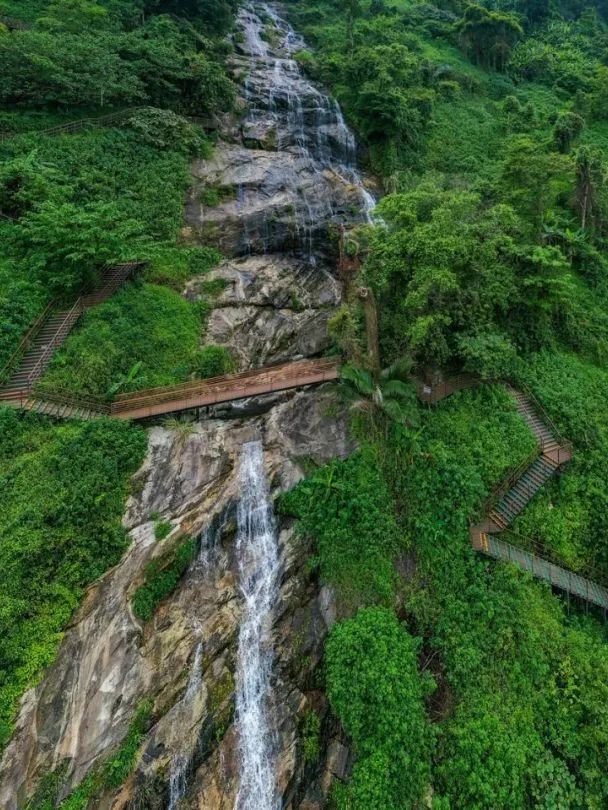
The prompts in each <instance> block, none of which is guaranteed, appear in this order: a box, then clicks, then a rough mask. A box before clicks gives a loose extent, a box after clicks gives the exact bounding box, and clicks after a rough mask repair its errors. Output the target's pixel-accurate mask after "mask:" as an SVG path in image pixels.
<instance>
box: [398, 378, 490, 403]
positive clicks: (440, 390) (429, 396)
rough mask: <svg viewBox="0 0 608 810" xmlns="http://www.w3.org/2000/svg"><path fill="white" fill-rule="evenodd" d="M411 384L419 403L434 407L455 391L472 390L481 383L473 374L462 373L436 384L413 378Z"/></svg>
mask: <svg viewBox="0 0 608 810" xmlns="http://www.w3.org/2000/svg"><path fill="white" fill-rule="evenodd" d="M413 382H414V385H415V387H416V393H417V394H418V398H419V399H420V400H421V402H425V403H426V404H428V405H435V404H436V403H437V402H439V401H440V400H442V399H445V398H446V397H449V396H450V395H451V394H454V393H455V392H456V391H462V390H463V389H464V388H474V387H475V386H476V385H479V384H480V382H482V381H481V380H480V379H479V377H476V376H474V375H473V374H467V373H462V374H457V375H456V376H454V377H449V378H447V379H445V380H439V382H436V383H433V382H428V381H426V380H419V379H418V378H414V379H413Z"/></svg>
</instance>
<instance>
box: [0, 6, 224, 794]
mask: <svg viewBox="0 0 608 810" xmlns="http://www.w3.org/2000/svg"><path fill="white" fill-rule="evenodd" d="M233 11H234V8H233V5H232V3H231V2H229V0H228V1H227V2H224V0H197V1H196V2H194V1H193V2H191V3H172V2H170V0H166V1H165V0H146V2H143V1H142V2H139V0H124V2H123V1H122V0H100V2H94V1H93V0H27V2H25V1H24V2H21V0H19V1H17V0H2V2H0V74H1V75H2V81H1V82H0V84H1V87H0V133H2V136H3V137H1V138H0V368H2V367H3V366H4V364H5V363H6V361H7V360H8V359H9V357H10V356H11V354H12V353H13V351H14V350H15V348H16V347H17V345H18V343H19V341H20V339H21V337H22V335H23V333H24V331H25V329H26V328H27V326H28V325H29V324H30V323H31V322H32V321H33V320H34V318H35V317H36V315H37V314H38V313H39V312H40V311H41V309H42V308H43V307H44V306H45V305H46V304H47V303H48V302H49V301H50V300H51V299H54V300H55V301H56V302H57V303H58V305H59V306H61V305H65V304H67V303H69V302H70V301H73V300H74V299H75V298H76V297H77V295H79V294H80V293H81V292H83V291H87V290H90V289H93V288H94V287H95V286H96V285H97V284H99V281H100V275H101V272H102V269H103V267H104V265H106V264H107V263H111V262H116V261H120V260H131V259H142V260H146V261H147V262H148V265H147V267H146V269H145V271H144V272H143V277H142V275H141V274H140V276H139V277H138V278H137V279H136V280H135V281H134V282H133V283H131V284H129V285H127V286H126V287H125V288H124V289H123V290H122V291H121V292H120V293H119V294H118V295H117V296H116V297H115V298H113V299H112V300H111V301H109V302H107V303H106V304H105V305H104V306H101V307H98V308H97V309H94V310H92V311H90V312H89V313H88V315H87V317H86V318H84V319H83V321H82V323H81V324H80V325H79V327H78V329H77V330H76V331H75V332H74V334H73V335H72V336H71V338H70V340H69V341H68V343H67V344H66V345H65V347H64V349H63V350H62V352H61V353H59V354H58V355H57V357H56V358H55V359H54V362H53V365H52V367H51V369H50V370H49V374H48V380H46V381H44V384H45V385H47V386H51V387H53V388H61V389H62V390H63V389H65V390H67V391H72V392H73V393H77V394H79V395H89V396H97V397H102V398H103V397H108V396H112V395H113V394H115V393H117V392H120V391H124V390H131V389H134V388H138V387H144V386H146V385H160V384H164V383H172V382H178V381H182V380H184V379H186V377H187V375H188V374H190V373H198V374H202V375H203V376H205V375H207V376H209V375H211V374H214V373H220V372H221V371H222V370H225V369H228V368H230V367H231V362H232V361H231V358H230V356H229V355H227V353H226V352H222V351H221V350H220V349H218V348H217V347H206V348H205V349H203V350H201V349H200V335H201V327H202V324H203V319H204V317H205V314H206V306H205V302H204V301H203V302H198V303H194V302H188V301H186V300H185V299H183V298H182V297H181V295H180V294H179V291H181V289H182V287H183V283H184V281H185V280H186V279H188V278H190V277H191V276H193V275H197V274H202V273H204V272H206V271H207V270H208V269H209V268H211V267H212V266H213V265H214V264H215V263H216V262H217V261H218V259H219V255H218V254H217V253H216V252H215V251H213V250H210V249H202V248H201V249H197V248H181V247H178V246H177V236H178V232H179V229H180V227H181V225H182V208H183V197H184V193H185V190H186V189H187V188H188V184H189V172H188V166H189V162H190V160H191V159H192V157H193V156H200V157H203V156H207V155H209V154H210V153H211V151H212V148H213V147H212V144H211V142H210V140H209V138H208V136H206V135H205V133H204V130H203V128H202V127H201V125H200V122H197V121H193V120H191V119H190V118H189V116H196V117H197V118H198V119H199V120H200V119H201V117H203V118H204V117H205V116H209V115H213V114H214V113H216V112H218V111H220V110H224V109H228V108H230V106H231V104H232V101H233V97H234V88H233V85H232V82H231V81H230V80H229V79H228V77H227V75H226V71H225V68H224V65H223V60H224V56H225V52H226V45H225V42H224V35H225V33H226V31H227V30H228V28H229V27H230V25H231V24H232V20H233ZM117 112H118V113H120V116H119V117H118V118H117V119H115V120H113V121H110V122H109V123H107V124H106V125H103V126H102V125H96V124H92V125H91V126H87V127H84V128H82V129H78V130H77V131H75V132H62V131H59V132H57V131H56V132H53V131H49V129H50V128H52V127H57V126H61V125H63V124H66V123H68V122H70V121H74V120H80V119H84V118H87V117H92V118H95V117H99V116H107V115H110V114H114V113H117ZM145 447H146V434H145V431H143V430H142V429H140V428H138V427H134V426H131V425H128V424H116V423H112V422H110V421H105V420H99V421H96V422H91V423H86V424H79V423H73V424H71V423H68V424H64V425H57V424H53V423H50V422H48V421H46V420H44V419H42V418H39V417H34V416H29V417H25V416H18V415H17V413H16V412H14V411H12V410H10V409H6V408H0V502H1V503H2V508H1V510H0V512H1V514H0V592H1V596H0V637H1V639H2V640H1V642H0V746H3V745H4V743H5V742H6V741H7V739H8V737H9V735H10V733H11V730H12V722H13V719H14V714H15V710H16V707H17V701H18V698H19V697H20V696H21V695H22V693H23V691H24V690H25V689H26V688H27V687H28V686H30V685H32V684H33V683H35V682H36V681H37V680H38V679H39V677H40V675H41V673H42V672H43V670H44V668H45V667H46V666H48V664H49V663H50V662H51V661H52V660H53V657H54V655H55V652H56V650H57V647H58V644H59V641H60V640H61V634H62V631H63V629H64V627H65V626H66V624H67V622H68V621H69V619H70V616H71V615H72V612H73V610H74V609H75V607H76V606H77V605H78V603H79V601H80V599H81V597H82V595H83V593H84V589H85V587H86V586H87V585H88V584H89V583H90V582H92V581H93V580H94V579H96V578H97V577H99V576H100V575H101V574H102V573H103V572H104V571H105V570H107V568H108V567H110V566H111V565H113V564H115V563H116V562H117V561H118V560H119V559H120V556H121V554H122V553H123V551H124V549H125V547H126V542H127V537H126V533H125V531H124V529H123V528H122V526H121V515H122V511H123V508H124V502H125V498H126V495H127V494H128V481H129V478H130V476H131V475H132V474H133V473H134V472H135V471H136V469H137V468H138V466H139V464H140V463H141V461H142V459H143V455H144V452H145ZM104 778H105V777H104ZM95 779H97V777H95ZM74 806H75V805H74ZM78 806H80V805H78ZM82 806H84V805H82Z"/></svg>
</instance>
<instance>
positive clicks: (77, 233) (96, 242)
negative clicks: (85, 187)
mask: <svg viewBox="0 0 608 810" xmlns="http://www.w3.org/2000/svg"><path fill="white" fill-rule="evenodd" d="M141 233H142V232H141V226H140V225H139V223H138V222H136V221H135V220H131V219H127V220H125V219H123V218H122V216H121V211H120V208H119V206H117V205H116V204H115V203H105V202H103V203H102V202H99V203H91V204H90V205H84V206H83V205H75V204H74V203H61V204H56V203H55V202H52V201H50V200H47V201H45V202H43V203H42V204H41V205H40V206H38V207H37V209H36V210H35V211H32V212H31V213H29V214H27V215H25V216H24V217H22V219H21V220H20V227H19V230H18V232H17V234H16V238H17V240H18V249H19V255H20V256H22V257H23V261H24V262H26V263H27V264H28V265H29V266H30V267H31V269H32V271H33V273H34V274H35V275H37V276H38V277H39V278H40V279H41V283H42V287H43V288H45V289H48V290H50V291H51V292H52V293H54V294H68V295H76V294H77V293H78V292H80V291H82V290H83V289H84V290H86V289H91V288H93V287H94V286H95V285H96V284H99V281H100V271H101V269H102V267H103V266H104V265H106V264H108V263H110V262H117V261H119V260H120V259H129V258H131V259H132V258H134V255H135V256H136V255H137V254H133V253H132V254H130V255H129V251H134V250H137V239H138V238H139V237H140V236H141Z"/></svg>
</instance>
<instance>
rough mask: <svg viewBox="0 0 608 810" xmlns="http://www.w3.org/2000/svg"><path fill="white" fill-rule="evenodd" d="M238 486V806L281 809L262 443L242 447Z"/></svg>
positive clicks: (270, 545) (273, 545)
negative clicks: (270, 702)
mask: <svg viewBox="0 0 608 810" xmlns="http://www.w3.org/2000/svg"><path fill="white" fill-rule="evenodd" d="M240 487H241V496H240V500H239V504H238V508H237V523H238V532H237V539H236V551H237V555H238V566H239V576H240V590H241V594H242V596H243V600H244V606H243V618H242V621H241V626H240V630H239V642H238V663H237V678H236V686H237V692H236V722H237V728H238V734H239V748H240V786H239V792H238V795H237V799H236V805H235V808H236V810H278V808H279V807H280V803H279V800H278V797H277V789H276V780H275V767H274V766H275V762H274V744H273V730H272V727H271V721H270V718H269V711H268V700H269V697H270V676H271V669H272V661H273V654H272V647H271V619H272V608H273V605H274V602H275V600H276V597H277V593H278V582H279V576H278V574H279V554H278V544H277V534H276V528H275V525H274V519H273V514H272V505H271V501H270V490H269V486H268V481H267V478H266V473H265V469H264V453H263V449H262V444H261V442H259V441H254V442H248V443H247V444H244V445H243V448H242V451H241V468H240Z"/></svg>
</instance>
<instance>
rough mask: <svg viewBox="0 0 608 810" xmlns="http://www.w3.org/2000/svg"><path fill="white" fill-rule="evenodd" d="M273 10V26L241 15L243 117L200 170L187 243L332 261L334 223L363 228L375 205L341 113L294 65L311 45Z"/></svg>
mask: <svg viewBox="0 0 608 810" xmlns="http://www.w3.org/2000/svg"><path fill="white" fill-rule="evenodd" d="M266 11H267V16H269V17H270V18H271V19H270V21H269V22H266V23H264V22H262V20H261V18H260V17H259V16H257V15H256V14H255V13H253V12H252V11H251V10H247V9H243V10H242V11H241V12H240V15H239V21H240V25H241V30H242V32H243V33H244V40H243V42H237V43H236V48H237V51H238V52H239V53H238V54H237V56H235V57H234V58H233V61H232V68H233V72H234V74H235V77H236V78H237V79H239V80H241V82H242V96H243V98H242V106H243V116H242V119H241V123H240V126H238V127H237V128H236V131H235V129H234V128H231V130H230V135H229V140H230V141H231V142H230V143H223V144H220V145H219V146H218V147H217V149H216V151H215V155H214V156H213V158H212V159H211V160H209V161H198V162H196V163H195V164H194V166H193V170H192V173H193V186H192V189H191V192H190V194H189V196H188V200H187V205H186V228H185V229H184V232H183V236H184V239H185V240H186V241H189V242H196V243H202V244H210V245H215V246H217V247H219V248H220V250H221V251H222V252H223V253H225V254H227V255H241V254H246V255H248V254H251V253H273V252H279V251H282V252H292V253H298V254H300V255H303V256H306V257H308V258H311V257H319V256H321V257H327V256H328V255H330V253H331V251H330V242H331V239H330V230H331V228H332V226H333V227H337V226H340V225H341V224H352V223H353V222H356V221H365V220H366V218H367V217H368V213H369V210H370V207H371V206H372V204H373V201H372V200H371V197H370V195H369V193H368V192H367V191H366V190H365V187H364V185H363V183H362V180H361V177H360V176H359V174H358V172H357V170H356V148H355V140H354V138H353V135H352V133H351V132H350V130H349V129H348V127H347V126H346V124H345V123H344V119H343V117H342V113H341V111H340V108H339V107H338V105H337V104H336V103H335V102H334V101H333V100H332V99H331V98H330V97H329V96H327V95H325V94H324V93H323V92H321V91H319V90H318V89H317V88H316V87H314V86H313V85H312V84H311V83H310V82H309V81H308V80H307V79H306V78H305V77H304V75H303V74H302V73H301V71H300V69H299V67H298V64H297V62H296V61H295V59H294V58H293V57H294V56H295V55H296V54H297V53H298V51H301V50H303V48H304V47H305V46H304V43H303V42H302V40H301V39H300V38H299V37H298V36H297V35H295V34H294V32H293V31H292V30H291V29H289V28H288V27H287V26H286V25H285V23H284V22H283V21H282V20H280V19H279V18H278V17H277V16H276V14H275V13H274V12H273V11H272V9H271V8H269V7H268V8H267V9H266ZM264 35H265V36H266V40H265V39H264V38H263V37H264ZM267 40H269V41H267ZM209 189H212V190H213V192H214V193H213V194H212V195H210V194H209Z"/></svg>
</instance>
